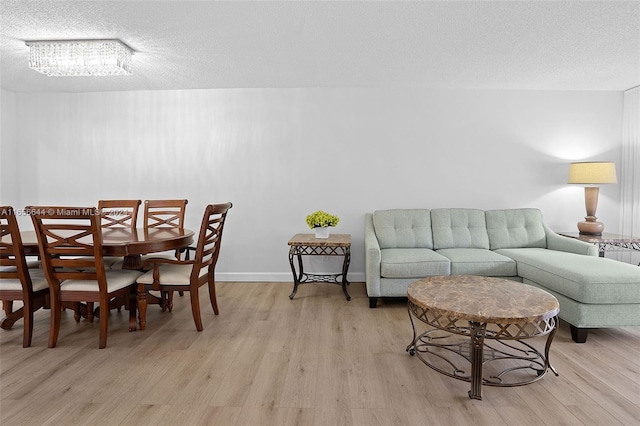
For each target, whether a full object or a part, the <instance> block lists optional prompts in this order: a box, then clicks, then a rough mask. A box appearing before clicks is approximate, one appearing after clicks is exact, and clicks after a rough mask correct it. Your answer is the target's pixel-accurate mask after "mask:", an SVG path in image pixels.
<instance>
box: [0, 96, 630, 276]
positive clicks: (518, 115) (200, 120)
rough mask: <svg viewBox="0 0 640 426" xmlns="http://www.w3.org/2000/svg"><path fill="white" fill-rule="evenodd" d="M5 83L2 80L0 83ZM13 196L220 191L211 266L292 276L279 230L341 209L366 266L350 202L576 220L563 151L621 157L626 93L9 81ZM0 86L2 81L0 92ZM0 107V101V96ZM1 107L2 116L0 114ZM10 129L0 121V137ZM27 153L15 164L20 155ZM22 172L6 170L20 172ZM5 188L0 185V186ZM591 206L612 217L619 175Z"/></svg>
mask: <svg viewBox="0 0 640 426" xmlns="http://www.w3.org/2000/svg"><path fill="white" fill-rule="evenodd" d="M3 95H4V92H3ZM15 97H16V103H15V105H16V107H15V108H16V111H15V115H16V117H17V129H18V130H17V135H16V140H17V144H18V153H17V156H18V158H17V161H16V163H17V164H19V165H20V166H21V167H22V168H24V170H25V173H21V174H20V175H16V174H14V173H12V172H11V170H10V169H7V170H5V168H4V164H5V163H6V160H3V169H2V172H1V177H2V181H3V187H4V186H6V185H5V182H6V181H7V180H9V181H10V185H9V187H14V188H15V187H17V188H19V199H18V200H17V201H16V203H15V204H17V205H18V206H25V205H28V204H48V203H53V204H83V205H94V204H95V203H96V202H97V200H98V199H100V198H130V197H131V198H140V199H142V200H144V199H151V198H171V197H180V198H182V197H186V198H188V199H189V205H188V209H187V210H188V214H187V227H190V228H193V229H196V228H197V227H198V226H199V221H200V217H201V214H202V211H203V209H204V206H205V205H206V204H207V203H213V202H222V201H231V202H233V204H234V207H233V209H232V210H231V212H230V214H229V218H228V225H227V228H226V231H225V237H224V244H223V249H222V254H221V257H220V261H219V264H218V268H217V272H218V279H220V280H275V281H291V279H292V278H291V273H290V270H289V264H288V247H287V241H288V239H289V238H290V237H291V236H292V235H293V234H295V233H299V232H310V230H309V229H308V228H307V227H306V224H305V221H304V219H305V216H306V215H307V214H309V213H311V212H313V211H315V210H318V209H324V210H327V211H329V212H331V213H333V214H336V215H338V216H339V217H340V219H341V222H340V224H339V226H338V227H337V228H335V229H334V230H333V232H335V233H350V234H352V238H353V246H352V263H351V273H350V280H351V281H363V280H364V274H363V271H364V260H363V218H364V214H365V212H371V211H373V210H376V209H386V208H411V207H419V208H436V207H472V208H480V209H492V208H518V207H537V208H540V209H541V210H542V212H543V214H544V216H545V218H546V220H547V222H548V223H549V224H550V226H551V227H552V228H554V229H556V230H575V224H576V222H577V221H579V220H582V217H583V216H584V215H585V212H584V196H583V189H582V188H580V187H575V186H570V185H567V184H566V179H567V171H568V163H569V162H570V161H572V160H582V159H593V160H612V161H615V162H617V163H619V161H620V155H621V154H620V153H621V128H622V105H623V95H622V93H619V92H537V91H481V90H409V89H406V90H403V89H398V90H395V89H394V90H382V89H312V88H310V89H229V90H192V91H188V90H183V91H156V92H117V93H116V92H109V93H88V94H86V93H85V94H71V93H54V94H26V93H19V94H15ZM3 98H4V96H3ZM3 107H5V104H4V102H3ZM11 113H12V112H11V111H9V112H6V111H5V108H3V110H2V114H3V123H4V121H5V114H7V116H9V114H11ZM11 137H12V134H11V133H10V132H9V133H8V134H5V132H4V131H3V132H2V147H3V149H4V147H5V146H9V147H10V146H11V144H12V143H13V141H12V140H11ZM26 166H28V167H26ZM18 177H19V178H20V179H17V178H18ZM2 201H3V202H4V200H2ZM598 216H599V218H600V219H601V220H602V221H604V222H605V223H606V225H607V230H609V231H612V232H617V231H618V226H619V188H618V186H617V185H612V186H608V187H603V188H601V191H600V203H599V206H598Z"/></svg>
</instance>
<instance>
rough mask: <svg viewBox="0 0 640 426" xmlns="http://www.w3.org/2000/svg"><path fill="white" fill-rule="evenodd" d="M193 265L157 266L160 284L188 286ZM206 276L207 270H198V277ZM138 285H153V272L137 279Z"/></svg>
mask: <svg viewBox="0 0 640 426" xmlns="http://www.w3.org/2000/svg"><path fill="white" fill-rule="evenodd" d="M192 269H193V265H170V264H168V263H165V264H162V265H159V267H158V271H159V272H160V283H161V284H162V285H189V281H190V278H191V270H192ZM206 274H207V268H202V269H201V270H200V277H202V276H204V275H206ZM138 282H139V283H140V284H153V270H150V271H148V272H146V273H145V274H144V275H142V276H141V277H140V278H138Z"/></svg>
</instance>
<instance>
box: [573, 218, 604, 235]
mask: <svg viewBox="0 0 640 426" xmlns="http://www.w3.org/2000/svg"><path fill="white" fill-rule="evenodd" d="M585 219H586V220H585V221H583V222H578V231H580V233H581V234H585V235H602V231H604V223H602V222H598V221H596V218H595V217H593V216H587V217H585Z"/></svg>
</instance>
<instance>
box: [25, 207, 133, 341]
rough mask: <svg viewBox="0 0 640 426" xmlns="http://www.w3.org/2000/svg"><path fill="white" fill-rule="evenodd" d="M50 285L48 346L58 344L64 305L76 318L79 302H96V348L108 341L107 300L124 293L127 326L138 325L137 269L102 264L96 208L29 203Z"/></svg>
mask: <svg viewBox="0 0 640 426" xmlns="http://www.w3.org/2000/svg"><path fill="white" fill-rule="evenodd" d="M28 209H29V211H30V212H32V215H31V218H32V220H33V226H34V228H35V230H36V236H37V238H38V247H39V249H40V257H41V258H42V263H43V268H44V274H45V277H46V279H47V282H48V284H49V291H50V299H51V321H50V326H49V347H50V348H53V347H55V346H56V344H57V341H58V335H59V333H60V324H61V316H62V309H61V308H62V306H63V304H67V303H71V304H72V305H73V306H74V310H75V315H74V318H75V319H76V321H79V318H80V315H79V312H80V303H81V302H98V303H99V304H100V305H99V307H98V308H99V312H100V315H99V316H100V340H99V346H98V347H99V348H100V349H102V348H105V347H106V346H107V329H108V325H109V300H111V299H113V298H116V297H119V296H121V295H122V296H125V297H127V300H128V303H127V308H128V309H129V330H135V328H136V306H137V304H136V289H137V287H136V279H137V278H138V277H139V276H140V275H142V272H140V271H132V270H127V269H119V270H116V269H105V267H104V263H103V261H102V230H101V224H100V216H99V215H98V211H97V209H96V208H94V207H56V206H37V207H28Z"/></svg>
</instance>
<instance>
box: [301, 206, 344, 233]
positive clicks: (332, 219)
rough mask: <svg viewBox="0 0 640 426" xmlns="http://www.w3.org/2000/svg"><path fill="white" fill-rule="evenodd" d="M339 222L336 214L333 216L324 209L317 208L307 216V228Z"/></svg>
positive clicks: (333, 224) (332, 224) (334, 224)
mask: <svg viewBox="0 0 640 426" xmlns="http://www.w3.org/2000/svg"><path fill="white" fill-rule="evenodd" d="M338 222H340V218H339V217H338V216H334V215H332V214H329V213H327V212H325V211H322V210H318V211H317V212H313V213H311V214H310V215H309V216H307V225H309V228H311V229H313V228H319V227H324V226H336V225H337V224H338Z"/></svg>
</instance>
